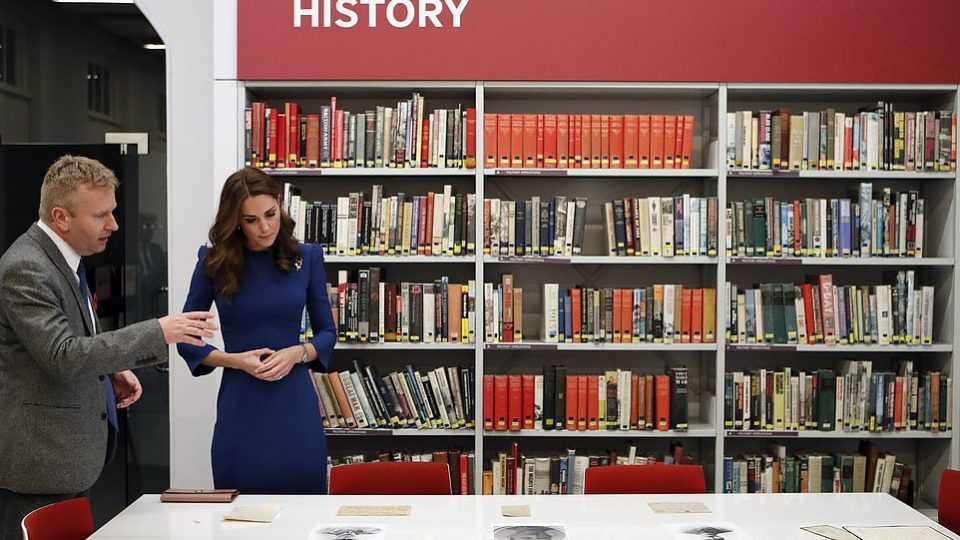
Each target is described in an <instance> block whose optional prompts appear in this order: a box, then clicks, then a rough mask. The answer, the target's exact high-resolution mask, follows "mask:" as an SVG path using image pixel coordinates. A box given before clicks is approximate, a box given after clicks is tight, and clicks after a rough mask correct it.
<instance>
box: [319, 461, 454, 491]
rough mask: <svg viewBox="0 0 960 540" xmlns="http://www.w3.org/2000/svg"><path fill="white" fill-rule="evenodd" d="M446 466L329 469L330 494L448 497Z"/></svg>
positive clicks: (378, 465) (393, 463) (413, 464)
mask: <svg viewBox="0 0 960 540" xmlns="http://www.w3.org/2000/svg"><path fill="white" fill-rule="evenodd" d="M451 493H452V491H451V489H450V467H449V466H448V465H447V464H446V463H435V462H418V461H374V462H371V463H356V464H353V465H337V466H336V467H333V468H331V469H330V495H450V494H451Z"/></svg>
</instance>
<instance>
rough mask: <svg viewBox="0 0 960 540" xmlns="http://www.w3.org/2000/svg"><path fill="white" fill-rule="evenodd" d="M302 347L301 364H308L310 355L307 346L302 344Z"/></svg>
mask: <svg viewBox="0 0 960 540" xmlns="http://www.w3.org/2000/svg"><path fill="white" fill-rule="evenodd" d="M300 346H301V347H303V356H301V357H300V363H301V364H306V363H307V361H308V360H309V359H310V354H309V353H308V352H307V344H306V343H301V344H300Z"/></svg>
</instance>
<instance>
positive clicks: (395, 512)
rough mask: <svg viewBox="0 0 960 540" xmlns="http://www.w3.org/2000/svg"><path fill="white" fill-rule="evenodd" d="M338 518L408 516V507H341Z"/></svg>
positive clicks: (338, 510)
mask: <svg viewBox="0 0 960 540" xmlns="http://www.w3.org/2000/svg"><path fill="white" fill-rule="evenodd" d="M337 515H338V516H409V515H410V505H409V504H407V505H392V506H346V505H345V506H341V507H340V508H339V509H337Z"/></svg>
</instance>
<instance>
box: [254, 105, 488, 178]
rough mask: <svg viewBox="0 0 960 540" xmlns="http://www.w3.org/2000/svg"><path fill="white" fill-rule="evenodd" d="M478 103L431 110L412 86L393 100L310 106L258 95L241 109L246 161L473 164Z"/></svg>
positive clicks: (269, 164)
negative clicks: (357, 108) (351, 106)
mask: <svg viewBox="0 0 960 540" xmlns="http://www.w3.org/2000/svg"><path fill="white" fill-rule="evenodd" d="M476 129H477V118H476V109H474V108H472V107H468V108H464V107H462V106H460V105H458V106H457V107H456V108H454V109H440V108H437V109H433V110H428V109H427V108H426V104H425V101H424V97H423V96H422V95H420V94H418V93H414V94H413V95H412V96H411V98H410V99H407V100H404V101H398V102H396V105H395V106H392V107H388V106H377V107H376V108H373V109H368V110H365V111H363V112H351V111H345V110H343V109H342V108H339V107H338V106H337V98H336V96H333V97H331V98H330V104H329V105H321V106H320V109H319V111H317V112H312V113H308V112H306V111H304V110H303V109H302V108H301V106H300V105H299V104H298V103H296V102H286V103H283V105H282V107H271V106H270V105H269V104H268V103H266V102H262V101H256V102H253V103H252V104H251V106H250V107H249V108H248V109H246V110H245V113H244V136H245V137H244V161H245V163H246V164H247V165H251V166H256V167H260V168H270V169H273V168H318V167H320V168H327V167H332V168H354V167H356V168H381V167H388V168H428V167H453V168H467V169H473V168H475V167H476V139H477V135H476Z"/></svg>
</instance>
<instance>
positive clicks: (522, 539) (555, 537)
mask: <svg viewBox="0 0 960 540" xmlns="http://www.w3.org/2000/svg"><path fill="white" fill-rule="evenodd" d="M490 538H492V540H566V539H567V533H566V531H565V530H564V528H563V525H536V524H524V525H494V526H493V534H492V535H491V537H490Z"/></svg>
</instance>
